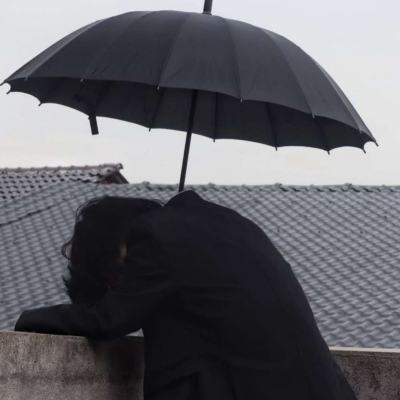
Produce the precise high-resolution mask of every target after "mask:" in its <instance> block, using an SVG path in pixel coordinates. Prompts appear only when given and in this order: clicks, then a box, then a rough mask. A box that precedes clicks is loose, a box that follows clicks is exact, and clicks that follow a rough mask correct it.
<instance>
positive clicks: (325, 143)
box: [313, 116, 331, 154]
mask: <svg viewBox="0 0 400 400" xmlns="http://www.w3.org/2000/svg"><path fill="white" fill-rule="evenodd" d="M313 118H314V122H315V125H316V127H317V129H318V132H319V133H320V134H321V138H322V142H323V143H324V145H325V147H326V151H327V152H328V154H331V153H330V150H331V149H329V145H328V140H327V138H326V136H325V132H324V131H323V130H322V128H321V125H320V123H319V122H318V120H317V117H314V116H313Z"/></svg>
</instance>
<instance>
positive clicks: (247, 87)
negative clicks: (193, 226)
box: [5, 0, 376, 189]
mask: <svg viewBox="0 0 400 400" xmlns="http://www.w3.org/2000/svg"><path fill="white" fill-rule="evenodd" d="M211 3H212V2H211V1H208V0H207V1H206V4H205V9H204V13H203V14H198V13H186V12H178V11H158V12H130V13H126V14H122V15H119V16H116V17H112V18H107V19H104V20H101V21H96V22H94V23H92V24H90V25H87V26H85V27H83V28H81V29H79V30H77V31H75V32H73V33H72V34H70V35H68V36H67V37H65V38H63V39H61V40H60V41H59V42H57V43H55V44H54V45H53V46H51V47H50V48H48V49H47V50H45V51H44V52H43V53H41V54H40V55H38V56H37V57H36V58H34V59H33V60H32V61H30V62H29V63H27V64H26V65H24V66H23V67H22V68H20V69H19V70H18V71H16V72H15V73H14V74H13V75H11V76H10V77H9V78H8V79H6V80H5V82H6V83H9V84H10V86H11V89H10V91H11V92H24V93H28V94H31V95H33V96H35V97H37V98H38V99H39V101H40V102H41V103H58V104H62V105H65V106H68V107H72V108H74V109H76V110H79V111H81V112H83V113H85V114H87V115H88V116H89V119H90V123H91V127H92V133H93V134H97V133H98V129H97V123H96V116H102V117H109V118H117V119H120V120H124V121H129V122H133V123H136V124H139V125H143V126H145V127H148V128H150V129H151V128H164V129H173V130H179V131H185V132H188V134H187V140H186V146H185V157H184V163H183V164H184V165H183V169H182V175H181V189H182V188H183V181H184V175H185V173H186V164H187V155H188V152H189V145H190V137H191V134H192V133H197V134H200V135H203V136H207V137H209V138H211V139H214V140H217V139H241V140H247V141H253V142H258V143H263V144H267V145H270V146H274V147H275V148H276V149H277V148H278V147H283V146H307V147H314V148H319V149H322V150H326V151H328V152H329V151H330V150H332V149H335V148H338V147H342V146H352V147H358V148H360V149H363V150H364V145H365V144H366V143H367V142H370V141H372V142H375V143H376V140H375V139H374V137H373V136H372V134H371V132H370V131H369V130H368V128H367V127H366V125H365V124H364V122H363V121H362V119H361V118H360V116H359V115H358V114H357V112H356V110H355V109H354V107H353V106H352V105H351V103H350V102H349V100H348V99H347V98H346V96H345V95H344V93H343V92H342V91H341V90H340V88H339V87H338V85H337V84H336V83H335V82H334V80H333V79H332V78H331V77H330V76H329V75H328V73H327V72H326V71H325V70H324V69H323V68H322V67H321V66H320V65H319V64H318V63H317V62H316V61H315V60H313V59H312V58H311V57H310V56H308V55H307V54H306V53H305V52H304V51H303V50H301V49H300V48H299V47H298V46H296V45H295V44H294V43H292V42H291V41H289V40H287V39H285V38H284V37H282V36H280V35H277V34H275V33H273V32H270V31H267V30H265V29H261V28H258V27H255V26H253V25H250V24H247V23H244V22H239V21H235V20H230V19H226V18H221V17H218V16H213V15H211ZM364 151H365V150H364ZM185 159H186V160H185Z"/></svg>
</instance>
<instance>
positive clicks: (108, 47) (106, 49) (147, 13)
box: [81, 11, 155, 79]
mask: <svg viewBox="0 0 400 400" xmlns="http://www.w3.org/2000/svg"><path fill="white" fill-rule="evenodd" d="M154 12H155V11H147V12H146V13H145V14H143V15H141V16H140V17H139V18H137V19H135V20H134V21H132V22H131V23H129V24H128V26H127V27H126V28H125V29H123V30H122V32H120V33H119V34H118V35H117V36H116V37H115V38H114V39H113V41H112V42H111V43H110V44H109V45H108V46H107V47H106V48H105V49H104V50H103V51H102V52H101V53H100V54H99V55H98V56H97V58H96V59H95V60H94V61H93V62H92V63H91V64H90V65H89V66H88V67H87V68H86V70H85V72H84V73H83V74H82V76H81V79H87V77H86V74H87V73H88V71H89V70H90V69H91V68H92V67H93V66H94V65H95V64H96V63H98V62H99V61H100V60H101V59H102V58H103V57H104V55H105V54H106V53H107V52H108V50H110V48H111V47H112V46H114V44H115V43H116V42H117V40H118V39H119V38H120V37H121V36H122V35H123V34H124V33H125V32H126V31H127V30H128V29H129V28H131V27H132V25H133V24H135V23H136V22H138V21H140V20H141V19H142V18H143V17H146V16H148V15H149V14H153V13H154ZM114 18H115V17H114Z"/></svg>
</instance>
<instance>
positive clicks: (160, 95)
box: [149, 88, 165, 132]
mask: <svg viewBox="0 0 400 400" xmlns="http://www.w3.org/2000/svg"><path fill="white" fill-rule="evenodd" d="M164 92H165V88H161V89H160V90H159V95H158V99H157V105H156V108H155V110H154V113H153V115H152V117H151V121H150V125H149V132H150V131H151V130H152V129H153V125H154V123H155V122H156V118H157V115H158V110H159V109H160V105H161V102H162V99H163V97H164Z"/></svg>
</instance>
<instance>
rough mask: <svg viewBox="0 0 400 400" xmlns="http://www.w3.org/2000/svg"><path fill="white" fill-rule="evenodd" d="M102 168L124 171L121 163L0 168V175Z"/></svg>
mask: <svg viewBox="0 0 400 400" xmlns="http://www.w3.org/2000/svg"><path fill="white" fill-rule="evenodd" d="M102 168H115V169H116V170H117V171H119V170H121V169H123V168H124V167H123V165H122V164H121V163H116V164H112V163H110V164H107V163H105V164H99V165H83V166H77V165H69V166H62V165H59V166H55V167H51V166H44V167H16V168H7V167H6V168H0V173H8V172H35V171H61V170H66V171H74V170H80V171H86V170H90V169H102Z"/></svg>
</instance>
